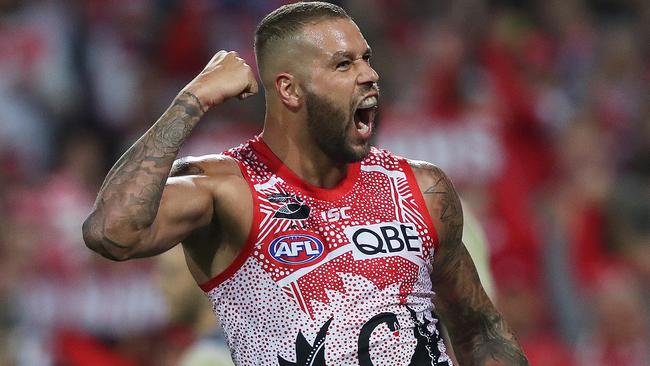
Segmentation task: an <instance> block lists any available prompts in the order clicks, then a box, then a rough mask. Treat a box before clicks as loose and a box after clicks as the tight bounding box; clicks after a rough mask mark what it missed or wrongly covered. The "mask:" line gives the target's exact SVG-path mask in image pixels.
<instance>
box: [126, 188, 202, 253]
mask: <svg viewBox="0 0 650 366" xmlns="http://www.w3.org/2000/svg"><path fill="white" fill-rule="evenodd" d="M206 179H207V178H206V177H201V176H178V177H170V178H168V180H167V184H166V185H165V188H164V191H163V194H162V198H161V200H160V205H159V207H158V211H157V213H156V218H155V220H154V222H153V224H152V225H151V226H150V227H149V228H148V229H147V230H146V231H145V232H144V233H143V234H142V241H141V242H142V243H143V245H142V246H141V247H140V249H139V250H138V253H137V254H136V255H135V256H136V257H146V256H151V255H155V254H159V253H162V252H164V251H166V250H168V249H170V248H171V247H173V246H175V245H176V244H178V243H179V242H180V241H182V240H183V239H185V238H186V237H187V236H188V235H190V234H191V233H192V232H193V231H194V230H196V229H198V228H200V227H205V226H207V225H209V224H210V221H211V220H212V216H213V211H214V202H213V195H212V194H211V192H210V190H209V189H208V188H206V185H205V184H204V182H203V181H205V180H206Z"/></svg>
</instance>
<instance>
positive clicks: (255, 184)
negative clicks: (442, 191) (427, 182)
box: [201, 136, 452, 366]
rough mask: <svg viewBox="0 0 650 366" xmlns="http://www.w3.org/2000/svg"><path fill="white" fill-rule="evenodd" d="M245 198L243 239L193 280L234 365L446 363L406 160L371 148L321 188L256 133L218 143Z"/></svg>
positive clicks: (426, 220)
mask: <svg viewBox="0 0 650 366" xmlns="http://www.w3.org/2000/svg"><path fill="white" fill-rule="evenodd" d="M225 155H227V156H230V157H232V158H234V159H235V160H236V161H237V163H238V164H239V167H240V169H241V171H242V174H243V176H244V178H245V179H246V180H247V181H248V183H249V185H250V189H251V192H252V195H253V203H254V217H253V224H252V226H251V230H250V233H249V237H248V240H247V243H246V245H245V247H244V248H243V249H242V251H241V253H240V254H239V255H238V256H237V257H236V258H235V260H234V261H233V263H232V264H231V265H230V266H229V267H228V268H227V269H226V270H225V271H224V272H223V273H221V274H220V275H218V276H217V277H215V278H213V279H212V280H210V281H208V282H207V283H205V284H202V285H201V288H202V289H203V290H204V291H205V292H206V293H207V295H208V297H209V298H210V301H211V302H212V305H213V309H214V312H215V314H216V315H217V317H218V318H219V319H220V321H221V324H222V326H223V329H224V331H225V334H226V338H227V340H228V346H229V348H230V350H231V353H232V357H233V360H234V362H235V364H236V365H263V366H266V365H268V366H271V365H273V366H277V365H279V366H289V365H291V366H294V365H296V366H297V365H314V366H317V365H319V366H322V365H331V366H334V365H336V366H340V365H355V366H356V365H360V366H370V365H391V366H392V365H418V366H420V365H451V364H452V363H451V360H450V359H449V357H448V355H447V352H446V350H445V345H444V342H443V340H442V337H441V335H440V332H439V326H438V325H437V323H438V319H437V317H436V315H435V313H434V312H433V307H434V306H433V303H432V300H431V299H432V296H433V291H432V289H431V280H430V277H429V275H430V272H431V263H432V257H433V254H434V250H435V246H436V245H437V240H438V239H437V235H436V232H435V229H434V227H433V223H432V221H431V218H430V216H429V215H428V213H427V210H426V207H425V204H424V199H423V197H422V193H421V192H420V190H419V188H418V186H417V183H416V181H415V177H414V175H413V172H412V170H411V168H410V166H409V165H408V163H407V161H406V160H405V159H403V158H400V157H397V156H395V155H392V154H391V153H389V152H386V151H383V150H379V149H376V148H374V147H373V148H372V149H371V152H370V154H369V156H368V157H366V158H365V159H364V160H362V161H361V162H358V163H353V164H349V166H348V171H347V175H346V177H345V178H344V179H343V180H342V181H341V182H340V183H339V184H338V185H337V186H336V187H334V188H331V189H324V188H319V187H316V186H313V185H310V184H308V183H306V182H304V181H303V180H301V179H300V178H299V177H298V176H297V175H295V174H294V173H293V172H292V171H291V170H289V169H288V168H287V167H286V166H284V165H283V164H282V162H281V160H280V159H279V158H278V157H277V156H275V154H274V153H273V152H272V151H271V149H270V148H269V147H268V146H267V145H266V144H265V143H264V141H263V140H262V139H261V137H259V136H258V137H256V138H254V139H252V140H250V141H248V142H247V143H246V144H243V145H240V146H239V147H237V148H234V149H231V150H229V151H227V152H225Z"/></svg>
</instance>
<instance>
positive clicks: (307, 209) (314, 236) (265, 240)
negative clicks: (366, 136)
mask: <svg viewBox="0 0 650 366" xmlns="http://www.w3.org/2000/svg"><path fill="white" fill-rule="evenodd" d="M373 163H374V164H373ZM354 169H357V170H354ZM348 175H349V176H348V177H347V178H346V180H345V181H344V182H343V183H342V185H341V186H339V187H335V188H333V189H330V190H322V189H318V188H315V187H310V186H308V185H306V184H304V183H301V182H295V181H292V179H291V177H287V176H286V175H284V176H283V175H282V174H281V173H280V174H277V171H275V172H272V173H270V174H265V177H264V178H265V179H264V180H260V182H259V183H257V184H254V185H253V187H254V194H255V196H256V197H255V200H256V202H257V205H258V207H259V209H258V217H257V218H256V220H255V222H256V226H257V228H256V233H255V234H254V236H255V239H254V242H255V243H256V244H255V250H254V251H253V253H252V256H253V258H255V260H256V261H257V262H258V263H259V265H260V266H261V268H263V269H264V271H266V272H267V273H268V274H269V276H271V278H272V279H273V280H274V281H275V282H276V283H277V285H278V286H280V287H281V288H282V289H283V291H284V292H285V294H286V295H287V296H289V297H291V298H292V299H293V300H294V301H295V302H296V303H297V304H298V305H299V306H300V309H301V310H302V311H303V312H305V313H307V314H309V315H313V312H314V308H313V306H312V302H314V301H316V302H319V303H328V302H329V301H330V296H329V295H330V294H331V293H332V292H333V291H334V292H338V293H347V292H349V291H358V288H354V289H351V288H346V283H345V281H344V280H343V276H344V275H354V276H358V277H360V278H363V279H364V280H365V281H367V282H368V283H369V284H371V285H372V286H371V287H370V288H372V287H374V288H377V289H379V290H380V291H384V290H385V289H386V288H387V287H390V286H391V285H395V286H397V287H396V288H397V289H398V291H397V293H394V294H392V296H397V298H399V301H401V302H404V301H405V300H406V296H407V295H408V294H410V293H411V292H412V290H413V288H414V286H415V284H416V282H417V281H418V280H419V279H420V276H421V275H422V273H421V272H422V269H423V268H425V269H426V268H429V263H430V260H431V258H430V256H431V254H432V249H433V243H434V238H433V237H432V233H430V231H429V228H428V226H427V225H426V220H425V218H424V217H423V215H422V212H421V210H419V208H418V205H417V202H416V199H415V197H414V192H413V191H412V189H411V187H410V185H409V180H408V177H407V172H405V171H404V167H403V166H401V165H400V162H399V161H398V160H396V159H393V160H388V159H384V160H382V159H380V158H379V157H378V158H376V160H375V161H372V159H371V160H370V161H367V162H364V163H361V164H359V165H357V166H352V167H351V168H350V171H349V172H348ZM393 287H394V286H393Z"/></svg>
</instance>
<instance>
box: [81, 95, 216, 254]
mask: <svg viewBox="0 0 650 366" xmlns="http://www.w3.org/2000/svg"><path fill="white" fill-rule="evenodd" d="M202 115H203V111H202V110H201V108H200V105H198V104H197V101H196V98H193V97H192V96H191V95H188V93H183V94H180V95H179V96H178V97H177V98H176V99H175V100H174V102H173V103H172V105H171V106H170V107H169V108H168V109H167V111H165V113H164V114H163V115H162V116H161V117H160V118H159V119H158V121H156V123H154V125H153V126H152V127H151V128H150V129H149V130H148V131H147V132H146V133H145V134H144V135H143V136H142V137H140V139H138V141H136V142H135V144H133V145H132V146H131V147H130V148H129V149H128V150H127V151H126V153H124V155H122V157H121V158H120V159H119V160H118V161H117V162H116V163H115V165H114V166H113V168H112V169H111V170H110V171H109V173H108V175H107V176H106V179H105V180H104V183H103V184H102V187H101V188H100V190H99V193H98V196H97V200H96V201H95V207H94V211H93V213H92V214H91V215H90V216H89V217H88V219H87V220H86V221H85V222H84V227H83V232H84V238H85V239H86V242H87V243H88V242H89V241H90V242H95V243H94V245H92V246H91V244H89V246H91V247H92V248H93V249H95V250H96V251H98V252H99V253H100V254H102V255H105V256H108V257H116V256H115V255H111V254H109V253H110V252H111V250H109V248H111V249H113V250H117V251H119V250H120V249H125V248H127V247H129V246H130V245H132V244H133V243H130V241H132V240H133V239H132V238H134V235H133V233H135V232H137V231H138V230H141V229H143V228H146V227H149V226H150V225H151V224H152V223H153V222H154V219H155V217H156V213H157V211H158V207H159V205H160V200H161V198H162V193H163V189H164V186H165V183H166V182H167V177H168V175H169V173H170V169H171V168H172V164H173V163H174V159H175V158H176V155H177V154H178V151H179V150H180V148H181V146H182V145H183V143H184V142H185V139H186V138H187V136H188V135H189V134H190V132H191V131H192V129H193V128H194V126H195V125H196V124H197V123H198V121H199V119H200V117H201V116H202ZM109 220H110V222H111V225H110V226H111V227H112V228H114V229H113V230H111V232H110V233H108V232H107V225H106V224H107V221H109ZM115 228H117V229H115ZM111 236H113V238H109V237H111ZM89 238H92V239H89ZM97 241H101V243H96V242H97ZM114 259H117V258H114Z"/></svg>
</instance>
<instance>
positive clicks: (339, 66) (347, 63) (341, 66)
mask: <svg viewBox="0 0 650 366" xmlns="http://www.w3.org/2000/svg"><path fill="white" fill-rule="evenodd" d="M350 65H352V62H351V61H350V60H345V61H341V62H339V63H338V64H336V69H337V70H347V69H349V68H350Z"/></svg>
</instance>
